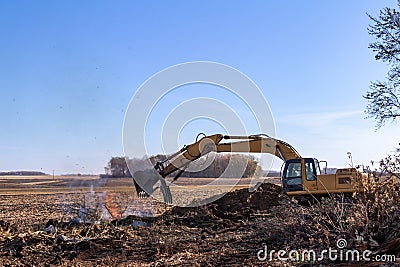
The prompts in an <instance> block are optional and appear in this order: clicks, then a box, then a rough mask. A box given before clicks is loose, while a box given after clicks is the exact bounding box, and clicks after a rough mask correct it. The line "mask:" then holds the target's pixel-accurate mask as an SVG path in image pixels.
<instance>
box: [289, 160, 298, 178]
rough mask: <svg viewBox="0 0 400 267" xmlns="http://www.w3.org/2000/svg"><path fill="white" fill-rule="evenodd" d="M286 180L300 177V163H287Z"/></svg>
mask: <svg viewBox="0 0 400 267" xmlns="http://www.w3.org/2000/svg"><path fill="white" fill-rule="evenodd" d="M285 177H286V178H296V177H301V162H292V163H289V165H288V166H287V169H286V173H285Z"/></svg>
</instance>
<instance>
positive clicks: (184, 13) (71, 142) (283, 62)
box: [0, 0, 400, 173]
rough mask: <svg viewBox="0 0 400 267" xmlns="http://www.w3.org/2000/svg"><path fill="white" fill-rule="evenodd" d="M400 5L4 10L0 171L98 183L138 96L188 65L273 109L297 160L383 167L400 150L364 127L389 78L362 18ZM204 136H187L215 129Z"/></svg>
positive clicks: (179, 4) (0, 15) (46, 5)
mask: <svg viewBox="0 0 400 267" xmlns="http://www.w3.org/2000/svg"><path fill="white" fill-rule="evenodd" d="M395 5H396V1H372V0H371V1H253V2H251V3H248V2H245V1H243V2H242V3H236V2H232V1H206V2H204V1H203V2H201V3H200V2H198V3H194V2H185V1H174V2H168V3H167V2H165V1H143V2H139V1H136V2H135V1H118V2H114V3H112V2H111V1H1V2H0V32H1V35H2V41H1V42H0V86H1V91H0V92H1V95H0V122H1V125H2V126H3V129H2V131H0V151H1V152H2V153H1V154H0V170H17V169H18V170H43V171H45V172H48V173H51V171H52V170H53V169H54V170H55V171H56V173H72V172H74V173H76V172H82V173H100V172H103V167H104V166H105V165H106V163H107V161H108V160H109V158H110V157H111V156H117V155H122V154H123V146H122V124H123V120H124V114H125V110H126V108H127V105H128V104H129V101H130V99H131V97H132V95H133V94H134V92H135V90H136V89H137V88H138V87H139V86H140V85H141V84H142V83H143V82H144V81H145V80H146V79H148V78H149V77H150V76H151V75H153V74H155V73H156V72H158V71H160V70H162V69H164V68H166V67H168V66H171V65H175V64H178V63H182V62H187V61H194V60H206V61H215V62H220V63H223V64H227V65H230V66H232V67H234V68H236V69H238V70H240V71H241V72H243V73H244V74H246V75H247V76H249V77H250V78H251V79H252V80H253V81H254V82H255V83H256V84H257V85H258V86H259V87H260V89H261V90H262V92H263V93H264V95H265V97H266V99H267V100H268V102H269V104H270V107H271V110H272V113H273V115H274V118H275V123H276V136H277V137H278V138H280V139H283V140H286V141H288V142H289V143H291V144H292V145H293V146H294V147H296V148H297V150H299V152H300V153H301V154H302V155H304V156H313V157H317V158H319V159H321V160H322V159H324V160H328V162H329V164H330V165H331V166H344V165H347V164H348V159H347V156H346V153H347V152H348V151H351V152H352V153H353V158H354V161H355V162H356V163H368V162H369V160H371V159H374V160H377V159H379V158H382V157H384V156H385V155H386V153H389V152H390V151H391V150H393V149H394V147H395V146H396V145H397V144H398V142H399V140H398V133H399V129H400V128H399V126H398V125H396V124H392V125H388V126H386V127H384V128H382V129H381V130H379V131H375V130H374V122H373V121H372V120H365V119H364V117H365V115H364V114H363V110H364V108H365V105H366V102H365V101H364V99H363V98H362V95H363V94H365V92H366V90H367V89H368V85H369V82H370V81H371V80H378V79H381V80H382V79H384V77H385V74H386V71H387V66H386V65H385V64H383V63H380V62H377V61H375V60H374V54H373V53H372V51H370V50H369V49H368V44H369V42H371V41H372V39H371V37H370V36H369V35H368V33H367V25H368V24H369V19H368V17H367V16H366V12H367V13H370V14H373V15H375V14H378V11H379V9H381V8H383V7H384V6H392V7H394V6H395ZM207 92H211V91H210V90H206V89H204V92H203V95H204V96H207V95H206V93H207ZM210 94H212V93H210ZM194 95H195V94H194ZM182 96H185V97H187V98H190V97H191V96H192V95H191V93H188V91H185V94H182V95H181V96H177V97H182ZM210 97H212V96H210ZM220 97H221V98H223V97H224V96H223V94H220ZM159 108H160V109H162V108H163V107H162V106H161V107H159ZM198 127H199V128H201V129H196V127H193V125H192V127H189V128H188V129H187V134H188V135H193V137H194V136H195V134H196V133H197V132H206V133H208V134H211V133H213V132H214V128H213V127H212V126H210V125H206V124H204V125H201V124H199V125H198ZM203 127H204V128H203ZM396 133H397V135H396ZM155 150H157V149H156V148H155ZM278 165H279V164H278ZM278 165H277V166H278Z"/></svg>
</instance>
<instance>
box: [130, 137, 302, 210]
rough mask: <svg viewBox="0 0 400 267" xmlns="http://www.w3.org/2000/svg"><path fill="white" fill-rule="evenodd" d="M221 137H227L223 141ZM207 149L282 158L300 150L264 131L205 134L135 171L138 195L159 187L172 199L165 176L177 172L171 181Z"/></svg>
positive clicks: (297, 154)
mask: <svg viewBox="0 0 400 267" xmlns="http://www.w3.org/2000/svg"><path fill="white" fill-rule="evenodd" d="M200 135H201V134H199V135H198V136H197V137H199V136H200ZM196 139H198V138H196ZM223 140H226V141H224V142H223ZM210 152H217V153H220V152H244V153H269V154H272V155H274V156H276V157H278V158H280V159H282V160H283V161H285V162H286V161H287V160H290V159H296V158H300V155H299V153H298V152H297V151H296V150H295V149H294V148H293V147H292V146H291V145H289V144H288V143H286V142H283V141H281V140H278V139H275V138H272V137H269V136H267V135H250V136H229V135H222V134H214V135H210V136H205V135H204V137H203V138H201V139H200V140H196V142H195V143H193V144H190V145H187V146H184V147H183V148H182V149H180V150H179V151H177V152H176V153H174V154H172V155H170V156H169V157H168V158H166V159H165V160H163V161H158V162H156V163H155V165H154V169H152V170H146V171H137V172H135V173H134V174H133V180H134V183H135V188H136V191H137V193H138V196H139V197H148V196H149V195H150V194H152V193H153V192H154V190H156V189H157V188H160V190H161V192H162V193H163V197H164V201H165V202H167V203H172V196H171V192H170V190H169V186H168V185H167V184H166V181H165V179H164V178H165V177H167V176H168V175H170V174H172V173H175V172H176V174H175V176H174V178H173V181H175V180H176V179H178V178H179V176H180V175H181V174H182V173H183V172H184V171H185V169H186V168H187V167H188V165H189V164H190V163H191V162H193V161H194V160H196V159H199V158H200V157H202V156H204V155H207V154H208V153H210ZM158 181H160V183H161V184H160V186H159V187H156V186H155V185H156V183H157V182H158ZM173 181H172V182H173Z"/></svg>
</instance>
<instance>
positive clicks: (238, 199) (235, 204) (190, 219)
mask: <svg viewBox="0 0 400 267" xmlns="http://www.w3.org/2000/svg"><path fill="white" fill-rule="evenodd" d="M280 194H281V187H279V186H277V185H274V184H270V183H266V184H262V185H261V186H259V187H258V188H257V189H256V190H254V191H253V192H249V190H248V189H247V188H244V189H240V190H235V191H232V192H228V193H227V194H225V195H224V196H223V197H221V198H219V199H217V200H215V201H213V199H206V200H205V201H204V203H209V204H206V205H202V206H199V207H190V208H189V207H187V208H185V207H184V208H183V207H173V208H172V209H171V210H169V211H167V212H166V213H164V215H163V217H164V219H167V220H168V218H174V219H175V222H176V221H177V218H179V219H178V221H179V223H183V224H186V225H192V224H193V225H196V226H197V227H198V226H199V222H202V223H204V225H205V226H209V224H210V221H215V220H221V219H223V220H225V219H228V220H233V221H237V220H241V219H245V218H249V217H250V216H251V214H253V213H257V212H263V211H267V210H268V209H270V208H271V207H273V206H277V205H279V200H280Z"/></svg>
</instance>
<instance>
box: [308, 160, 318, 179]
mask: <svg viewBox="0 0 400 267" xmlns="http://www.w3.org/2000/svg"><path fill="white" fill-rule="evenodd" d="M305 164H306V166H305V167H306V179H307V181H315V180H317V172H316V170H315V167H314V161H313V160H307V161H306V162H305Z"/></svg>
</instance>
